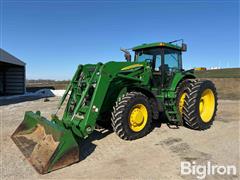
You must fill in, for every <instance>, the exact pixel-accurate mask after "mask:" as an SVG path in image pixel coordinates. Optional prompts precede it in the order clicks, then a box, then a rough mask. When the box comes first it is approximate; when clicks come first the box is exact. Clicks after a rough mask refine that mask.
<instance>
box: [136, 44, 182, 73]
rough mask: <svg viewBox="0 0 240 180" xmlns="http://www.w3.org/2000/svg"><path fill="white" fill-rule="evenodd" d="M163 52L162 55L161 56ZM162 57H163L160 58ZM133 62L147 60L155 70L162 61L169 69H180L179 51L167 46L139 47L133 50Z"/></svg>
mask: <svg viewBox="0 0 240 180" xmlns="http://www.w3.org/2000/svg"><path fill="white" fill-rule="evenodd" d="M162 54H163V56H162ZM162 58H163V59H162ZM134 61H135V62H144V61H146V62H149V63H150V64H151V65H152V68H153V69H155V70H157V69H159V67H160V66H161V64H162V63H164V65H165V66H168V68H169V69H181V66H182V65H181V51H177V50H174V49H169V48H152V49H141V50H138V51H136V52H135V59H134Z"/></svg>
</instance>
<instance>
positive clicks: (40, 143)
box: [11, 112, 79, 174]
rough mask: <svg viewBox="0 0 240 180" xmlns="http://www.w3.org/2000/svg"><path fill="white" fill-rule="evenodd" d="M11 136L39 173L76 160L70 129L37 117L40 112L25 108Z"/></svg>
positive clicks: (74, 141)
mask: <svg viewBox="0 0 240 180" xmlns="http://www.w3.org/2000/svg"><path fill="white" fill-rule="evenodd" d="M11 138H12V140H13V141H14V142H15V144H16V145H17V146H18V148H19V149H20V150H21V152H22V153H23V155H24V156H25V157H26V158H27V159H28V160H29V162H30V163H31V164H32V165H33V166H34V168H35V169H36V170H37V171H38V172H39V173H40V174H45V173H48V172H50V171H53V170H56V169H59V168H62V167H65V166H68V165H70V164H73V163H75V162H77V161H79V146H78V143H77V141H76V140H75V137H74V135H73V134H72V132H71V130H68V129H66V128H64V126H63V125H59V124H56V123H55V122H53V121H49V120H47V119H45V118H44V117H41V116H40V112H38V113H33V112H26V113H25V117H24V120H23V122H22V123H21V124H20V125H19V127H18V128H17V129H16V131H15V132H14V133H13V135H12V136H11Z"/></svg>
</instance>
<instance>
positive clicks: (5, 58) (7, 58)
mask: <svg viewBox="0 0 240 180" xmlns="http://www.w3.org/2000/svg"><path fill="white" fill-rule="evenodd" d="M0 62H5V63H9V64H15V65H18V66H25V63H24V62H23V61H21V60H20V59H18V58H16V57H15V56H13V55H11V54H9V53H8V52H7V51H5V50H3V49H2V48H0Z"/></svg>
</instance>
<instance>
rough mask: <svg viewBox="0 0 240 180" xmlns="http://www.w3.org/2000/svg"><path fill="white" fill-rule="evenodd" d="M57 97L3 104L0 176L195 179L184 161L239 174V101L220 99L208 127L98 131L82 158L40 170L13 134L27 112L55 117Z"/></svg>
mask: <svg viewBox="0 0 240 180" xmlns="http://www.w3.org/2000/svg"><path fill="white" fill-rule="evenodd" d="M57 103H58V98H56V97H54V98H50V101H48V102H44V101H43V99H40V100H36V101H28V102H23V103H18V104H12V105H7V106H0V123H1V124H0V125H1V126H0V127H1V141H0V142H1V148H0V152H1V179H80V178H81V179H84V178H85V179H174V180H175V179H193V178H194V179H196V176H194V175H180V162H181V161H190V162H193V161H195V162H196V164H203V165H206V164H207V162H208V161H210V162H211V163H212V164H217V165H235V166H236V167H237V175H228V176H222V175H215V176H207V178H206V179H239V167H240V166H239V162H240V158H239V144H240V142H239V137H240V136H239V126H240V124H239V117H240V116H239V112H240V109H239V107H240V106H239V105H240V101H230V100H220V101H219V108H218V109H219V110H218V113H217V118H216V121H215V123H214V125H213V126H212V128H210V129H209V130H206V131H201V132H200V131H193V130H190V129H187V128H185V127H180V128H178V129H172V128H169V127H168V126H167V125H166V124H161V125H160V124H158V125H157V126H156V127H155V128H154V130H153V131H152V132H151V133H150V134H149V135H148V136H146V137H144V138H142V139H139V140H135V141H131V142H129V141H123V140H121V139H120V138H118V137H117V135H115V134H114V133H112V132H110V131H108V130H104V131H95V132H94V133H93V134H92V135H91V136H90V138H89V139H88V140H87V141H86V143H85V144H84V145H83V146H82V157H83V158H84V160H82V161H81V162H79V163H76V164H74V165H71V166H68V167H66V168H63V169H60V170H57V171H54V172H51V173H49V174H46V175H39V174H38V173H37V172H36V171H35V170H34V169H33V167H32V166H31V165H30V164H29V162H28V161H27V160H26V159H25V157H24V156H23V155H22V154H21V152H20V151H19V150H18V148H17V147H16V145H15V144H14V143H13V141H12V140H11V139H10V135H11V134H12V133H13V132H14V130H15V129H16V128H17V126H18V125H19V124H20V123H21V121H22V120H23V117H24V112H25V111H29V110H32V111H36V110H41V112H42V115H43V116H45V117H48V118H49V117H50V114H51V113H52V112H54V110H55V108H56V105H57Z"/></svg>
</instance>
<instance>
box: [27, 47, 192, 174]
mask: <svg viewBox="0 0 240 180" xmlns="http://www.w3.org/2000/svg"><path fill="white" fill-rule="evenodd" d="M159 47H160V50H159V54H161V53H164V51H162V50H164V49H165V48H168V49H169V48H170V49H174V50H177V51H179V52H180V51H181V47H180V46H177V45H173V44H169V43H152V44H144V45H140V46H136V47H134V48H133V50H134V51H136V50H141V49H145V48H156V49H159ZM180 60H181V59H180ZM179 64H181V62H180V63H179ZM160 71H161V74H162V75H160V76H157V77H155V76H154V70H153V68H152V63H150V62H149V61H143V62H137V60H136V61H135V62H108V63H105V64H102V63H98V64H86V65H79V66H78V68H77V71H76V73H75V74H74V76H73V78H72V80H71V82H70V84H69V85H68V87H67V90H66V92H65V94H64V95H63V97H62V99H61V101H60V103H59V106H58V109H60V108H61V106H62V105H63V103H64V101H65V100H66V98H67V95H68V94H69V93H70V92H71V93H70V96H69V99H68V102H67V105H66V107H65V111H64V115H63V117H58V116H57V115H56V114H54V115H52V120H51V121H49V120H47V119H45V118H43V117H41V116H40V114H37V113H33V112H26V115H25V119H24V124H25V125H26V127H27V128H29V129H31V128H32V127H34V126H36V124H38V123H39V124H42V125H43V126H44V127H45V129H47V131H48V133H50V134H52V135H53V136H54V137H57V138H56V139H57V140H58V141H59V143H60V145H59V147H58V149H57V150H56V152H55V155H54V157H52V159H51V162H50V163H49V166H48V168H47V172H50V171H52V170H53V167H54V164H55V163H57V161H58V160H59V159H61V157H62V156H64V154H65V153H66V152H68V151H69V149H71V148H76V147H77V142H78V141H79V139H85V138H87V137H88V136H89V134H91V132H92V131H93V130H94V128H95V125H96V121H98V120H102V119H101V117H104V116H103V115H104V114H105V113H108V112H111V111H112V108H113V106H114V105H115V102H116V101H117V98H119V97H120V96H122V95H123V94H125V93H126V92H128V91H131V90H133V89H135V90H138V91H142V93H145V94H152V96H154V98H156V100H157V102H159V103H161V105H163V106H164V107H163V109H164V111H165V113H166V115H167V117H168V119H169V121H171V122H175V123H176V124H179V122H180V116H179V114H178V110H177V106H176V93H175V90H176V87H177V85H178V84H179V83H180V82H181V81H182V80H183V79H185V78H195V76H194V75H193V74H192V73H191V72H189V71H182V70H181V68H180V67H179V69H175V70H174V71H172V72H171V73H170V71H169V72H165V71H164V70H163V69H161V70H160ZM163 74H165V75H163ZM169 74H170V75H169ZM154 78H155V80H157V81H155V82H156V83H154V81H153V80H154ZM158 78H159V79H158ZM147 92H148V93H147ZM153 94H154V95H153ZM103 119H104V118H103ZM80 148H81V147H80Z"/></svg>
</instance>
